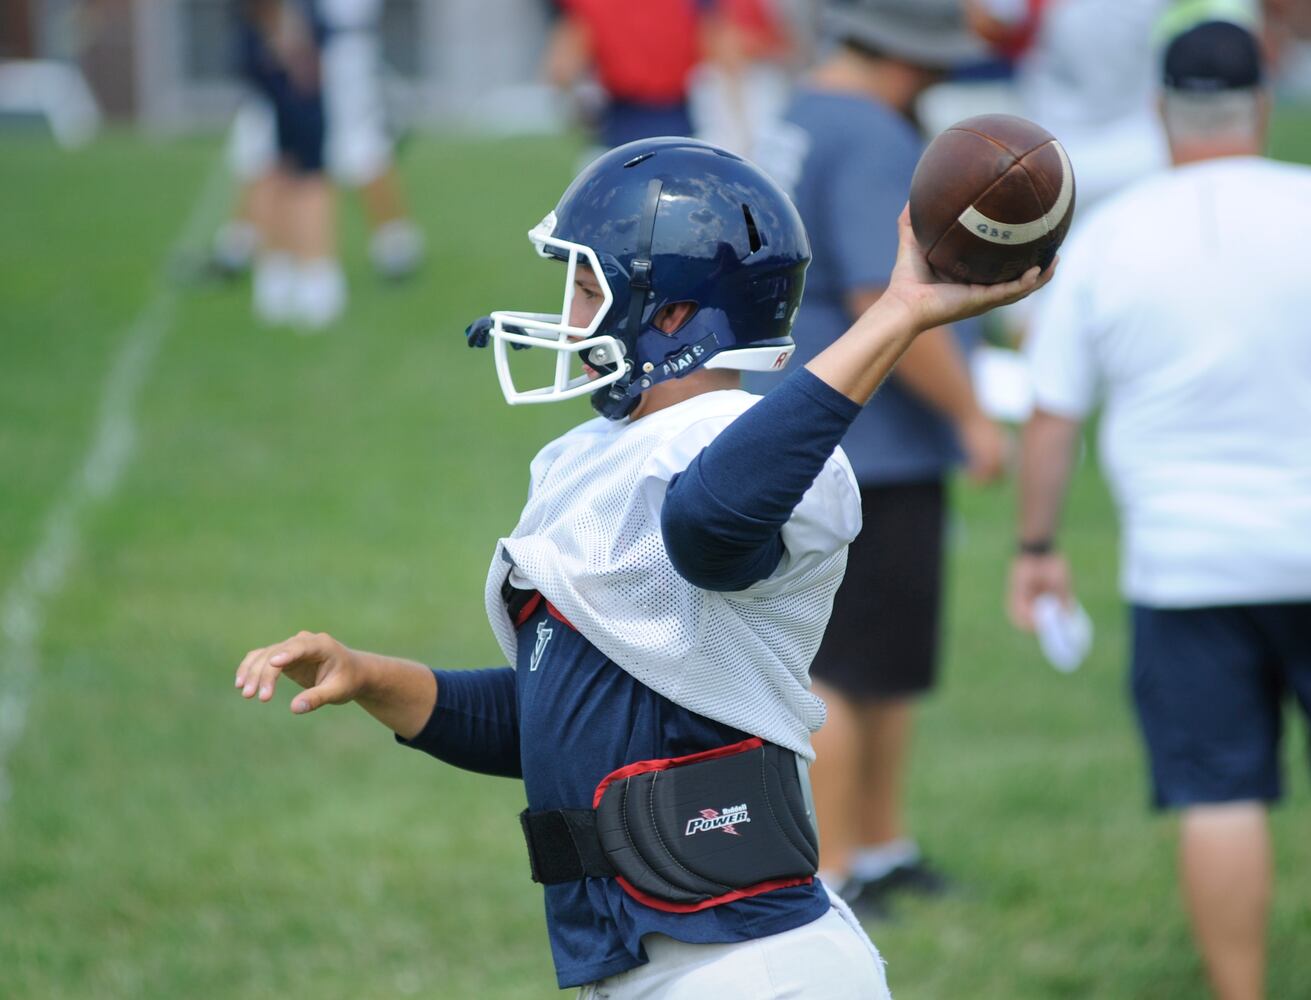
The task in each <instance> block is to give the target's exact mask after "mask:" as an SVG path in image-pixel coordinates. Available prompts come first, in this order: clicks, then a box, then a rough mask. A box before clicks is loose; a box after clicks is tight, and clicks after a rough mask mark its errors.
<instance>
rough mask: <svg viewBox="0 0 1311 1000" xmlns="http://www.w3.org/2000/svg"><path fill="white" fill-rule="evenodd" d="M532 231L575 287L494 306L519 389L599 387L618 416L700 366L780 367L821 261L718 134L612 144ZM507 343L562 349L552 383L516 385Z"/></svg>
mask: <svg viewBox="0 0 1311 1000" xmlns="http://www.w3.org/2000/svg"><path fill="white" fill-rule="evenodd" d="M529 239H530V240H531V241H532V243H533V245H534V247H536V249H537V252H538V253H539V254H540V255H541V256H543V257H549V258H553V259H555V260H559V261H561V262H563V263H565V265H566V275H565V290H564V300H563V302H562V304H561V306H562V307H561V310H560V312H559V313H558V314H544V313H522V312H508V311H500V312H494V313H492V315H491V319H492V329H491V331H490V333H491V337H492V339H493V346H494V348H495V353H496V367H497V375H498V377H499V378H500V382H501V388H502V391H503V392H504V393H505V397H506V399H507V401H509V402H510V403H536V402H550V401H554V400H560V399H570V398H574V397H576V396H579V395H582V394H584V393H589V394H591V396H592V405H593V406H594V407H595V408H596V409H597V410H598V411H599V412H600V413H602V414H604V415H605V416H607V417H610V418H611V419H619V418H621V417H624V416H626V415H627V414H628V413H629V412H631V410H632V409H633V407H634V406H636V404H637V401H638V399H639V397H640V396H641V394H642V393H643V392H645V391H646V390H647V389H649V388H650V387H651V386H653V385H656V384H658V383H660V382H663V381H666V380H668V379H671V378H682V377H684V376H686V375H688V374H689V373H691V372H693V371H696V370H697V369H699V368H729V369H737V370H750V371H763V370H772V369H777V368H781V367H782V366H783V365H784V364H786V362H787V360H788V358H789V357H790V356H791V354H792V351H793V349H794V344H793V342H792V337H791V329H792V321H793V318H794V317H795V315H796V309H797V305H798V304H799V302H800V300H801V292H802V287H803V283H804V277H805V270H806V266H807V265H808V264H809V262H810V245H809V242H808V241H807V239H806V233H805V228H804V227H803V226H802V223H801V219H800V217H799V216H798V215H797V212H796V209H795V208H794V207H793V205H792V202H791V201H790V200H789V199H788V197H787V195H786V194H785V193H784V192H783V191H782V189H781V188H779V187H778V185H777V184H775V183H774V182H773V181H772V180H771V179H770V178H769V177H768V176H766V175H765V174H764V173H763V172H762V171H761V170H760V169H759V168H758V167H756V166H754V165H753V164H751V163H748V162H747V161H746V160H743V159H742V158H741V157H738V156H736V155H734V154H732V153H729V152H727V151H725V150H722V149H720V148H719V147H717V146H713V145H711V144H709V143H705V142H699V141H697V140H694V139H684V138H662V139H647V140H640V141H638V142H634V143H629V144H628V145H626V146H621V147H619V148H618V149H614V150H611V151H610V152H609V153H606V154H604V155H603V156H601V157H600V158H599V159H597V160H596V161H595V162H593V163H592V164H591V165H590V166H589V167H587V168H586V169H585V170H584V171H583V172H582V173H581V174H579V175H578V177H577V178H575V180H574V182H573V183H572V184H571V185H570V186H569V188H568V190H566V191H565V193H564V195H563V196H562V197H561V198H560V202H559V204H557V205H556V208H555V211H553V212H552V213H550V214H549V215H548V216H547V217H546V218H545V219H544V220H542V223H541V224H540V225H538V226H537V227H536V228H535V229H533V231H532V232H531V233H530V234H529ZM586 270H590V272H591V276H592V277H593V278H595V280H596V284H597V285H598V286H599V290H600V293H601V302H600V305H599V307H598V308H597V309H596V311H595V312H594V313H592V314H591V315H590V316H588V315H587V312H588V311H590V310H587V311H584V310H579V311H577V312H575V311H574V309H573V297H574V295H575V292H576V288H575V285H576V282H577V280H578V276H579V274H580V272H585V271H586ZM670 317H673V318H674V319H673V322H672V324H671V322H670ZM583 318H587V322H586V324H585V325H584V324H583V323H582V319H583ZM507 346H533V347H544V348H549V349H551V350H553V351H555V352H557V357H556V364H555V368H554V378H553V379H552V380H551V383H550V384H549V385H545V386H540V387H537V388H531V389H521V388H519V387H518V386H517V385H516V383H515V381H514V378H513V377H512V374H511V372H510V364H509V351H508V350H507ZM575 358H577V363H576V364H575V362H574V359H575ZM589 369H590V371H589ZM575 370H577V371H578V374H576V375H575V374H574V372H575Z"/></svg>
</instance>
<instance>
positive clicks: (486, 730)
mask: <svg viewBox="0 0 1311 1000" xmlns="http://www.w3.org/2000/svg"><path fill="white" fill-rule="evenodd" d="M433 674H434V675H435V676H436V678H437V704H436V705H435V706H433V710H432V715H431V716H429V717H428V721H427V722H426V723H424V726H423V729H421V730H420V731H419V732H418V733H416V734H415V736H414V738H413V739H409V740H404V739H401V738H400V737H399V736H397V737H396V739H397V741H398V742H399V743H402V744H403V745H405V746H408V747H413V748H414V749H415V750H422V751H423V752H424V753H426V754H430V755H431V756H433V757H436V758H437V759H438V760H443V761H445V762H446V763H448V764H454V765H455V766H456V767H460V768H463V769H464V770H466V771H477V772H478V773H479V774H494V775H496V776H498V777H502V778H522V777H523V765H522V763H521V761H520V758H519V705H518V701H517V699H516V697H515V691H514V670H513V669H512V668H511V667H494V668H490V669H487V670H434V671H433Z"/></svg>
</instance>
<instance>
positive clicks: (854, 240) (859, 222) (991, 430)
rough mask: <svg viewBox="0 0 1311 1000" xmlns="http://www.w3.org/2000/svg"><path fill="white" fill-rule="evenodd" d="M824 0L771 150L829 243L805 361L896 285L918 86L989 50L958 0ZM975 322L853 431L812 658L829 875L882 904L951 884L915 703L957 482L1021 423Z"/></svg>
mask: <svg viewBox="0 0 1311 1000" xmlns="http://www.w3.org/2000/svg"><path fill="white" fill-rule="evenodd" d="M824 15H825V16H824V22H823V23H824V27H825V30H826V31H827V33H828V35H829V38H830V40H831V41H832V42H833V43H834V47H833V48H832V50H831V52H830V54H829V55H828V56H827V57H826V58H824V59H823V60H822V61H821V62H820V64H819V65H818V66H817V67H816V68H815V69H814V71H813V72H812V73H811V74H810V75H809V76H808V77H807V78H806V79H805V81H804V82H803V83H802V84H801V86H800V87H799V88H798V90H797V92H796V94H795V96H794V98H793V100H792V103H791V105H790V107H789V109H788V111H787V114H786V115H785V117H784V119H783V120H782V121H781V122H778V123H777V124H776V125H775V126H774V127H773V128H772V129H770V130H769V132H767V133H766V134H765V135H764V136H763V137H762V142H761V145H760V152H759V155H760V159H761V162H762V163H763V164H764V165H765V166H766V168H767V169H769V170H770V171H771V172H772V173H773V174H774V176H775V177H776V179H778V180H779V181H780V182H781V183H782V184H783V185H784V187H786V188H788V189H789V190H790V191H791V192H792V195H793V199H794V201H795V202H796V204H797V207H798V209H799V211H800V212H801V216H802V219H803V220H804V221H805V223H806V229H807V231H808V232H809V234H810V239H811V243H812V247H813V251H814V261H813V263H812V264H811V267H810V270H809V272H808V274H807V277H806V295H805V298H804V300H803V302H802V305H801V309H800V312H799V313H798V316H797V321H796V326H795V337H796V341H797V353H798V354H799V355H800V360H801V363H803V364H804V363H805V362H806V361H808V360H809V359H810V358H811V357H813V356H814V355H815V354H817V353H818V352H819V351H821V350H822V349H823V348H824V347H826V346H827V345H828V344H829V343H831V342H832V341H833V339H834V338H835V337H837V336H838V335H839V334H840V333H841V332H842V331H843V330H844V329H846V327H847V326H848V325H849V324H850V323H851V321H852V320H853V319H854V318H855V317H857V316H859V315H861V313H863V312H864V311H865V309H867V308H868V307H869V305H870V304H871V303H872V302H874V301H875V300H877V299H878V298H879V296H880V295H881V294H882V293H883V290H884V288H885V287H886V286H887V282H888V279H889V276H890V274H891V271H892V265H893V261H894V259H895V253H896V241H895V240H894V239H893V238H892V235H891V234H892V233H893V231H894V229H893V226H892V223H893V220H895V219H896V218H897V216H898V214H899V213H900V212H901V209H902V206H903V205H905V203H906V196H907V192H908V191H909V188H910V179H911V175H912V173H913V172H914V170H915V165H916V163H917V162H918V160H919V156H920V153H921V152H922V150H923V139H922V138H921V135H920V132H919V130H918V127H917V125H918V123H917V121H916V118H915V102H916V100H917V98H918V97H919V96H920V95H921V94H922V93H923V92H924V91H925V89H926V88H928V87H929V86H930V85H932V84H933V83H935V82H937V81H938V80H940V79H942V78H943V77H944V76H945V74H946V73H947V72H948V71H949V70H950V69H951V68H952V67H953V66H955V65H958V64H960V63H965V62H970V61H973V60H976V59H977V57H978V55H979V53H980V51H981V46H980V45H979V44H978V42H977V41H976V40H975V39H974V38H973V37H972V36H971V35H970V34H969V32H968V31H967V30H966V27H965V24H964V20H963V16H962V12H961V9H960V5H959V2H958V0H830V2H828V3H827V4H826V5H825V8H824ZM976 335H977V327H975V326H974V324H959V325H958V326H957V327H956V328H954V329H952V328H946V327H943V328H940V329H936V330H933V331H930V332H929V333H926V334H924V335H923V336H922V337H921V338H920V339H919V340H918V341H917V342H916V343H915V346H914V347H913V348H911V350H910V351H908V352H907V353H906V355H905V357H903V358H902V360H901V363H900V364H899V365H898V367H897V369H896V372H895V374H894V375H893V376H892V378H891V379H889V381H888V383H887V384H886V385H884V386H883V387H882V388H881V389H880V390H879V392H878V394H877V396H876V397H875V398H874V400H873V401H872V402H871V404H870V405H869V406H868V407H866V409H865V410H864V411H863V412H862V413H861V414H860V416H859V417H857V419H856V421H855V423H854V424H853V425H852V427H851V429H850V431H848V433H847V435H846V438H845V439H844V441H843V447H844V449H845V450H846V451H847V454H848V456H849V457H850V459H851V463H852V467H853V468H854V470H855V473H856V478H857V480H858V482H859V483H860V487H861V501H862V506H863V511H864V528H863V529H862V531H861V534H860V536H859V537H858V538H857V539H856V540H855V542H853V543H852V545H851V548H850V551H849V556H848V564H847V572H846V577H845V578H844V580H843V583H842V587H841V588H840V589H839V591H838V593H837V597H836V598H835V602H834V608H833V616H832V618H831V619H830V622H829V626H828V631H827V633H826V634H825V636H824V641H823V644H822V645H821V646H820V649H819V652H818V654H817V655H816V658H815V661H814V664H813V665H812V667H811V675H812V677H814V678H815V690H816V691H817V692H818V693H819V694H820V696H821V697H822V698H823V699H824V701H825V703H826V704H827V706H828V721H827V722H826V723H825V725H824V727H823V728H822V729H821V730H820V731H819V732H818V733H816V734H815V748H816V754H817V760H816V763H815V767H814V771H813V780H814V789H815V803H816V807H817V809H818V814H819V825H820V828H821V830H822V831H823V844H822V852H823V853H822V856H821V859H820V863H821V867H822V869H823V873H822V874H823V878H824V879H825V881H826V882H828V883H829V884H831V885H834V886H836V887H838V888H839V889H841V891H843V892H844V894H845V895H846V896H847V897H848V898H849V899H850V900H852V901H853V903H854V905H855V906H856V908H857V910H858V912H862V913H863V914H864V915H865V916H876V915H879V914H881V913H883V912H884V911H885V903H886V900H887V897H888V894H889V892H891V891H893V890H896V889H907V890H919V891H926V892H931V891H935V890H937V889H939V888H940V887H941V885H942V881H941V879H940V877H939V876H938V875H936V874H935V873H934V872H933V871H932V870H931V869H930V868H929V867H928V866H927V865H925V863H924V862H923V859H922V858H921V855H920V849H919V845H918V843H917V842H916V840H915V838H914V836H913V835H912V833H911V832H910V830H909V828H908V824H907V820H906V816H905V809H904V798H905V792H904V785H905V780H906V773H907V766H908V762H909V755H910V747H911V734H912V724H913V720H914V715H915V706H916V704H917V702H918V701H919V699H920V698H921V697H923V696H924V695H925V694H927V693H928V692H929V691H930V690H932V688H933V687H934V685H935V683H936V674H937V665H938V637H939V609H940V604H941V597H942V563H943V539H944V532H945V511H946V492H947V488H946V481H947V478H948V477H949V475H950V474H951V471H952V469H953V468H954V467H955V466H956V464H957V463H958V462H959V461H960V460H961V459H962V458H964V460H965V462H966V463H967V468H968V471H969V474H970V475H971V477H972V478H974V479H976V480H978V481H989V480H992V479H995V478H996V477H998V476H999V475H1000V474H1001V473H1002V470H1003V459H1004V450H1005V439H1004V437H1003V436H1002V433H1001V431H1000V429H999V428H998V427H997V426H996V425H995V424H993V423H992V422H991V421H990V420H989V419H988V418H987V417H986V416H985V415H984V414H983V412H982V411H981V410H980V408H979V405H978V402H977V400H976V399H975V396H974V393H973V390H972V388H971V385H970V379H969V374H968V369H967V367H966V363H965V351H964V349H963V348H964V345H967V344H968V343H970V342H971V341H972V340H974V339H975V338H976ZM773 381H774V380H773V379H770V377H768V376H760V377H757V378H755V379H753V380H752V381H751V384H750V387H751V388H752V389H753V390H754V391H763V390H765V389H767V388H769V386H770V385H771V384H772V383H773Z"/></svg>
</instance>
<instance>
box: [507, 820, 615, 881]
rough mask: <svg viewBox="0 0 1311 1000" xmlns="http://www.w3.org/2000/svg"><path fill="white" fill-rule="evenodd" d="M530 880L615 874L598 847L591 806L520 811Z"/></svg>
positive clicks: (571, 879) (599, 840)
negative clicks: (526, 844) (588, 807)
mask: <svg viewBox="0 0 1311 1000" xmlns="http://www.w3.org/2000/svg"><path fill="white" fill-rule="evenodd" d="M519 823H520V825H522V826H523V835H524V840H526V841H527V842H528V862H529V864H530V865H531V866H532V870H533V881H534V882H540V883H542V885H554V884H555V883H557V882H572V881H575V880H577V879H580V878H584V877H591V878H600V877H602V876H606V875H613V874H614V873H615V870H614V866H613V865H611V864H610V862H609V861H608V860H607V859H606V856H605V852H604V851H603V850H602V849H601V839H600V837H599V836H598V835H597V832H596V813H595V812H594V811H593V810H591V809H548V810H546V811H545V812H537V813H530V812H529V811H528V810H527V809H525V810H524V811H523V812H521V813H520V814H519Z"/></svg>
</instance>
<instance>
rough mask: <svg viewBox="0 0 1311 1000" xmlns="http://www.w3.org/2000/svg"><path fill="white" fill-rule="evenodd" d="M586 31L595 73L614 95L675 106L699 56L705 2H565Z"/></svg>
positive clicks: (676, 0) (685, 92) (670, 0)
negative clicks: (702, 11) (702, 13)
mask: <svg viewBox="0 0 1311 1000" xmlns="http://www.w3.org/2000/svg"><path fill="white" fill-rule="evenodd" d="M561 6H562V7H563V8H564V10H565V12H566V13H567V14H569V15H570V16H571V17H573V18H574V19H576V20H577V21H578V23H579V24H581V25H582V26H583V27H584V28H585V29H586V30H587V34H588V40H589V42H590V44H591V50H592V58H593V60H594V61H595V63H596V75H597V77H598V78H599V79H600V81H601V86H603V87H605V89H606V90H607V91H608V92H609V94H610V95H611V96H612V97H615V98H618V99H619V100H623V101H638V102H641V103H644V104H674V103H676V102H679V101H682V100H684V99H685V98H686V97H687V77H688V74H689V73H691V72H692V69H693V67H695V66H696V64H697V63H698V62H700V60H701V41H700V26H701V10H702V8H703V7H704V6H705V3H704V0H562V3H561Z"/></svg>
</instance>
